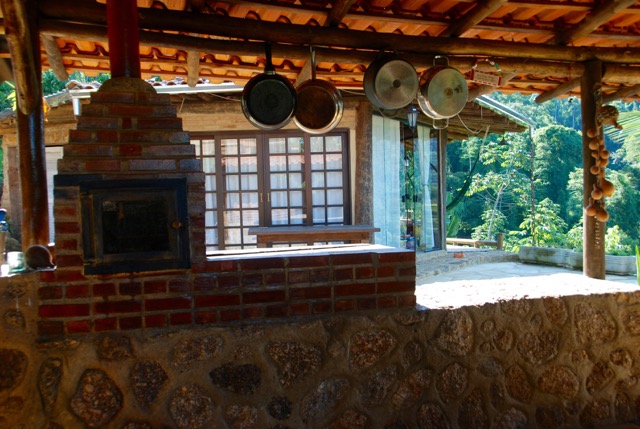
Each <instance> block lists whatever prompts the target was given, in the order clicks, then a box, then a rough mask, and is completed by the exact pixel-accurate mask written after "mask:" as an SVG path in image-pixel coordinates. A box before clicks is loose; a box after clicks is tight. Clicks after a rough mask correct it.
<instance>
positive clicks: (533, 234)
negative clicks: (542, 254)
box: [519, 198, 567, 247]
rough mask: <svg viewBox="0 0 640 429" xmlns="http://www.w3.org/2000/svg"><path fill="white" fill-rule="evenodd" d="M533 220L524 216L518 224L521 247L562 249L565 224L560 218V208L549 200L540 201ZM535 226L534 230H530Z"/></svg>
mask: <svg viewBox="0 0 640 429" xmlns="http://www.w3.org/2000/svg"><path fill="white" fill-rule="evenodd" d="M534 216H535V219H533V220H532V219H530V216H526V217H525V218H524V219H523V221H522V223H521V224H520V229H521V231H522V232H524V234H521V237H522V238H521V239H520V240H519V242H520V244H521V245H527V244H530V245H533V246H542V247H563V246H564V244H565V239H566V238H565V232H566V230H567V224H566V222H565V221H564V219H562V218H561V217H560V206H559V205H558V204H555V203H554V202H553V201H551V200H550V199H549V198H545V199H544V200H542V201H540V203H539V204H538V205H537V207H536V212H535V214H534ZM531 225H535V226H536V227H535V230H532V229H531Z"/></svg>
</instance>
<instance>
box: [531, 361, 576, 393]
mask: <svg viewBox="0 0 640 429" xmlns="http://www.w3.org/2000/svg"><path fill="white" fill-rule="evenodd" d="M538 388H539V389H540V390H541V391H542V392H545V393H551V394H554V395H558V396H560V397H562V398H565V399H571V398H573V397H575V396H576V395H577V394H578V389H579V388H580V380H578V376H577V375H576V374H574V372H573V371H571V369H569V368H567V367H565V366H559V365H555V366H552V367H549V368H547V369H546V370H545V371H544V372H543V373H542V375H540V377H539V378H538Z"/></svg>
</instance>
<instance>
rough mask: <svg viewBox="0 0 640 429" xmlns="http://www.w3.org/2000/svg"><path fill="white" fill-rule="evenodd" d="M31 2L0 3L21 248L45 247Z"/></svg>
mask: <svg viewBox="0 0 640 429" xmlns="http://www.w3.org/2000/svg"><path fill="white" fill-rule="evenodd" d="M34 3H35V2H33V1H31V0H27V1H26V2H25V1H24V0H2V1H1V2H0V4H1V5H2V12H3V15H4V17H5V32H6V35H7V41H8V42H9V48H10V51H11V58H12V62H13V74H14V76H15V80H16V96H17V99H18V103H19V105H18V111H17V121H18V154H19V159H20V189H21V196H22V231H21V232H22V234H21V235H22V248H23V249H24V250H26V249H27V248H29V247H30V246H32V245H34V244H42V245H47V244H48V243H49V211H48V200H47V172H46V159H45V150H44V146H45V145H44V113H43V111H42V82H41V80H40V76H41V75H42V68H41V62H40V37H39V34H38V33H39V31H38V26H37V19H36V14H37V10H38V8H37V6H36V5H35V4H34Z"/></svg>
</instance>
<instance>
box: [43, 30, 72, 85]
mask: <svg viewBox="0 0 640 429" xmlns="http://www.w3.org/2000/svg"><path fill="white" fill-rule="evenodd" d="M40 41H41V42H42V47H43V48H44V51H45V52H46V54H47V61H49V67H51V70H53V74H54V75H55V77H56V79H58V80H59V81H61V82H65V81H66V80H67V79H69V73H67V69H65V68H64V62H63V61H62V52H60V48H59V47H58V43H56V39H55V38H53V37H51V36H47V35H46V34H42V35H40Z"/></svg>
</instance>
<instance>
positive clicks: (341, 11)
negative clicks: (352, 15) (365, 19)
mask: <svg viewBox="0 0 640 429" xmlns="http://www.w3.org/2000/svg"><path fill="white" fill-rule="evenodd" d="M355 2H356V0H337V1H336V3H335V4H334V5H333V7H332V8H331V10H329V12H328V13H327V20H326V21H325V23H324V26H325V27H337V26H338V25H340V23H341V22H342V20H343V19H344V17H345V15H346V14H347V12H349V9H351V6H353V4H354V3H355Z"/></svg>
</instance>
